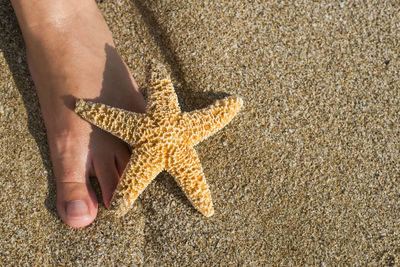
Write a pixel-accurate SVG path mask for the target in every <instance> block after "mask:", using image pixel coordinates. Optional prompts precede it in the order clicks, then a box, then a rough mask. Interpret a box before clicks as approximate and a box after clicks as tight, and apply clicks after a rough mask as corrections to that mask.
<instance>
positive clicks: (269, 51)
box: [0, 0, 400, 266]
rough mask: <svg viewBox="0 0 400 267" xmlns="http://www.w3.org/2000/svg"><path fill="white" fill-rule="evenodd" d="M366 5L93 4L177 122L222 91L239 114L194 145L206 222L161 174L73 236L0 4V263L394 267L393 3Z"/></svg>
mask: <svg viewBox="0 0 400 267" xmlns="http://www.w3.org/2000/svg"><path fill="white" fill-rule="evenodd" d="M248 2H251V3H248ZM365 2H367V1H343V2H336V1H243V0H240V1H194V0H189V1H178V0H166V1H161V0H159V1H144V0H143V1H142V0H118V1H109V0H104V1H101V3H100V1H99V3H98V4H99V7H100V9H101V11H102V13H103V14H104V16H105V18H106V21H107V23H108V25H109V27H110V29H111V31H112V33H113V36H114V39H115V42H116V45H117V50H118V51H119V52H120V54H121V56H122V57H123V59H124V60H125V61H126V62H127V64H128V66H129V68H130V71H131V73H132V75H133V76H134V77H135V79H136V80H137V82H138V84H139V86H140V88H141V91H142V92H145V90H146V86H147V85H146V82H145V81H146V73H145V70H146V66H147V64H148V62H149V61H150V60H152V59H154V60H157V61H160V62H163V63H165V64H166V65H167V67H168V69H169V70H170V71H171V73H172V78H173V82H174V84H175V89H176V92H177V94H178V97H179V101H180V104H181V107H182V109H183V110H184V111H191V110H194V109H198V108H203V107H206V106H207V105H209V104H211V103H213V102H214V101H215V100H217V99H220V98H221V97H223V96H225V95H238V96H241V97H242V98H243V100H244V106H243V108H242V110H241V111H240V113H239V114H238V115H237V116H236V117H235V118H234V119H233V120H232V122H231V123H230V124H228V125H227V126H226V127H225V128H224V129H222V130H221V131H219V132H218V133H216V134H215V135H213V136H212V137H210V138H209V139H207V140H205V141H204V142H202V143H200V144H199V145H197V146H196V150H197V151H198V154H199V157H200V160H201V162H202V165H203V168H204V173H205V175H206V177H207V181H208V184H209V186H210V190H211V193H212V197H213V201H214V207H215V215H214V216H212V217H210V218H206V217H204V216H203V215H201V214H200V213H199V212H197V211H196V210H195V209H194V208H193V207H192V206H191V204H190V202H189V201H188V200H187V199H186V197H185V195H184V194H183V192H182V191H181V189H180V188H179V187H178V185H177V184H176V182H175V181H174V179H173V178H172V176H170V175H169V174H168V173H166V172H162V173H161V174H160V175H158V176H157V178H156V179H155V180H154V181H153V182H152V183H151V184H150V185H149V186H148V188H147V189H146V190H145V191H144V193H143V194H142V195H141V196H140V197H139V199H138V200H137V201H136V204H135V206H134V208H133V209H132V210H131V211H130V212H129V213H128V214H127V215H126V216H124V217H122V218H119V219H116V218H113V217H111V216H109V214H108V213H107V210H106V209H105V207H104V205H99V215H98V217H97V219H96V221H95V222H94V223H93V224H91V225H90V226H89V227H87V228H84V229H80V230H77V229H72V228H70V227H68V226H67V225H65V224H63V223H62V222H61V220H60V219H59V218H58V216H57V213H56V209H55V183H54V177H53V173H52V169H51V161H50V157H49V151H48V146H47V141H46V131H45V128H44V125H43V121H42V118H41V113H40V107H39V103H38V99H37V96H36V92H35V88H34V85H33V82H32V79H31V77H30V74H29V71H28V67H27V63H26V55H25V50H24V49H25V48H24V43H23V39H22V35H21V33H20V30H19V28H18V24H17V21H16V18H15V15H14V13H13V10H12V7H11V4H10V3H9V1H8V0H0V177H1V181H2V182H1V183H0V205H1V209H0V225H1V226H0V247H1V250H0V265H2V266H8V265H22V264H26V265H34V266H61V265H74V266H75V265H76V266H80V265H85V266H87V265H90V266H92V265H101V266H127V265H140V266H142V265H146V266H153V265H160V264H162V265H176V266H188V265H190V266H205V265H206V266H212V265H217V266H219V265H221V266H227V265H230V266H232V265H233V266H240V265H245V266H263V265H273V266H276V265H284V266H293V265H304V264H310V265H327V266H334V265H366V264H371V265H385V266H393V265H399V264H400V241H399V240H400V232H399V229H400V128H399V125H400V73H399V70H400V58H399V56H400V4H399V2H398V1H378V0H376V1H368V3H365ZM77 64H79V62H77ZM94 183H95V181H94Z"/></svg>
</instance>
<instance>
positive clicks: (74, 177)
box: [11, 0, 146, 227]
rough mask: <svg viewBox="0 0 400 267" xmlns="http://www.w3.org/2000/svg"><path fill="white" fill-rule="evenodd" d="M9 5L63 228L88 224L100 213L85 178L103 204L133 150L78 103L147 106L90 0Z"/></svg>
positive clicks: (140, 109)
mask: <svg viewBox="0 0 400 267" xmlns="http://www.w3.org/2000/svg"><path fill="white" fill-rule="evenodd" d="M11 3H12V5H13V7H14V10H15V13H16V15H17V19H18V22H19V25H20V28H21V30H22V34H23V37H24V40H25V45H26V53H27V60H28V65H29V70H30V72H31V75H32V78H33V81H34V83H35V87H36V90H37V94H38V97H39V102H40V106H41V110H42V115H43V119H44V123H45V126H46V131H47V138H48V144H49V149H50V154H51V160H52V164H53V170H54V175H55V179H56V189H57V211H58V214H59V216H60V218H61V219H62V220H63V221H64V222H65V223H66V224H68V225H70V226H72V227H85V226H87V225H89V224H90V223H91V222H93V220H94V219H95V218H96V215H97V209H98V202H97V199H96V196H95V193H94V191H93V188H92V187H91V185H90V183H89V176H92V175H95V176H96V177H97V179H98V181H99V183H100V186H101V189H102V196H103V201H104V204H105V205H106V207H108V206H109V204H110V200H111V197H112V193H113V192H114V190H115V188H116V185H117V183H118V180H119V177H120V176H121V174H122V171H123V169H124V168H125V166H126V163H127V162H128V160H129V157H130V150H129V148H128V147H127V145H126V144H125V143H123V142H122V141H121V140H119V139H117V138H116V137H114V136H112V135H110V134H108V133H106V132H104V131H102V130H100V129H98V128H95V127H92V126H91V125H90V124H89V123H88V122H86V121H84V120H83V119H82V118H80V117H79V116H78V115H77V114H75V112H74V111H73V108H74V105H75V100H76V98H84V99H90V100H93V101H96V102H102V103H105V104H107V105H111V106H115V107H120V108H123V109H126V110H130V111H134V112H144V111H145V105H146V103H145V100H144V98H143V96H142V95H141V94H140V93H139V91H138V86H137V84H136V83H135V81H134V79H133V78H132V76H131V75H130V73H129V71H128V68H127V66H126V64H125V63H124V62H123V61H122V59H121V58H120V56H119V55H118V53H117V52H116V50H115V45H114V42H113V39H112V36H111V33H110V31H109V29H108V26H107V25H106V23H105V21H104V18H103V16H102V15H101V13H100V11H99V9H98V7H97V5H96V3H95V2H94V1H92V0H68V1H66V0H59V1H49V0H29V1H28V0H11Z"/></svg>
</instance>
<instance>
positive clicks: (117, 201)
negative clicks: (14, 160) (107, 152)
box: [110, 147, 164, 217]
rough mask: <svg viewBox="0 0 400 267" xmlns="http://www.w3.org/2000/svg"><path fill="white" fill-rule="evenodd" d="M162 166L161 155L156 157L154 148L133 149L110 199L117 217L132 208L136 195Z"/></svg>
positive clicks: (111, 207)
mask: <svg viewBox="0 0 400 267" xmlns="http://www.w3.org/2000/svg"><path fill="white" fill-rule="evenodd" d="M163 168H164V164H163V162H162V160H161V157H157V151H156V150H154V149H153V150H151V149H146V147H139V148H136V149H135V150H134V151H133V154H132V156H131V158H130V160H129V162H128V164H127V166H126V168H125V170H124V172H123V174H122V176H121V179H120V181H119V183H118V185H117V189H116V190H115V192H114V194H113V197H112V199H111V205H110V209H111V210H112V211H113V212H114V213H115V215H116V216H117V217H120V216H123V215H124V214H125V213H126V212H128V211H129V210H130V209H131V208H132V206H133V203H134V202H135V200H136V199H137V197H138V196H139V195H140V194H141V193H142V192H143V190H144V189H146V187H147V186H148V185H149V184H150V182H151V181H152V180H153V179H154V178H155V177H156V176H157V175H158V174H159V173H160V172H161V171H162V170H163Z"/></svg>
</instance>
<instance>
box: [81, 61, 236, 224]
mask: <svg viewBox="0 0 400 267" xmlns="http://www.w3.org/2000/svg"><path fill="white" fill-rule="evenodd" d="M242 104H243V101H242V99H241V98H239V97H228V98H225V99H223V100H220V101H217V102H216V103H215V104H213V105H211V106H209V107H207V108H204V109H201V110H195V111H192V112H181V110H180V107H179V103H178V98H177V96H176V94H175V90H174V87H173V85H172V82H171V79H170V77H169V76H168V75H167V72H166V70H165V68H164V66H162V65H155V66H153V67H152V73H151V77H150V82H149V88H148V105H147V107H146V113H144V114H140V113H134V112H130V111H126V110H122V109H118V108H114V107H110V106H106V105H103V104H98V103H93V102H89V101H84V100H82V99H80V100H78V101H77V103H76V107H75V112H76V113H78V114H79V115H80V116H82V117H83V118H84V119H86V120H87V121H89V122H91V123H93V124H94V125H96V126H98V127H100V128H102V129H103V130H105V131H108V132H110V133H111V134H113V135H115V136H117V137H119V138H121V139H122V140H124V141H125V142H127V143H128V144H129V145H131V146H132V147H134V150H133V153H132V155H131V158H130V160H129V162H128V164H127V166H126V168H125V170H124V172H123V174H122V176H121V179H120V181H119V183H118V186H117V189H116V190H115V192H114V194H113V197H112V200H111V209H113V210H115V212H116V214H117V216H122V215H124V214H125V213H126V212H127V211H128V210H129V209H130V208H131V207H132V205H133V203H134V201H135V200H136V198H137V197H138V196H139V195H140V193H142V192H143V190H144V189H145V188H146V187H147V186H148V184H149V183H150V182H151V181H152V180H153V179H154V178H155V177H156V176H157V175H158V174H159V173H160V172H161V171H163V170H166V171H167V172H169V173H170V174H171V175H172V176H173V177H174V178H175V180H176V181H177V183H178V185H179V186H180V187H181V188H182V190H183V192H184V193H185V194H186V196H187V197H188V199H189V200H190V202H191V203H192V204H193V206H194V207H195V208H196V209H197V210H199V211H200V212H201V213H202V214H204V215H205V216H207V217H209V216H211V215H213V214H214V208H213V204H212V200H211V194H210V190H209V188H208V185H207V182H206V179H205V177H204V173H203V169H202V167H201V165H200V161H199V158H198V156H197V153H196V151H195V150H194V148H193V146H195V145H196V144H198V143H200V142H201V141H202V140H204V139H206V138H207V137H209V136H211V135H212V134H214V133H215V132H217V131H218V130H220V129H221V128H222V127H224V126H225V125H226V124H227V123H228V122H229V121H230V120H231V119H232V118H233V117H234V116H235V115H236V113H237V112H238V111H239V109H240V108H241V106H242Z"/></svg>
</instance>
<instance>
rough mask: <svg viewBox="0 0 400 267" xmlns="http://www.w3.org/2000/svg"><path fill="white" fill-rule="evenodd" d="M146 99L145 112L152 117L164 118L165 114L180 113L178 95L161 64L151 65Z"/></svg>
mask: <svg viewBox="0 0 400 267" xmlns="http://www.w3.org/2000/svg"><path fill="white" fill-rule="evenodd" d="M147 100H148V103H147V106H146V113H149V114H152V115H153V116H154V117H158V118H165V115H166V114H168V115H171V114H178V113H180V108H179V103H178V97H177V96H176V94H175V90H174V86H173V85H172V82H171V79H170V77H169V75H168V74H167V71H166V69H165V67H164V66H163V65H160V64H154V65H153V66H152V69H151V76H150V81H149V88H148V90H147Z"/></svg>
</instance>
